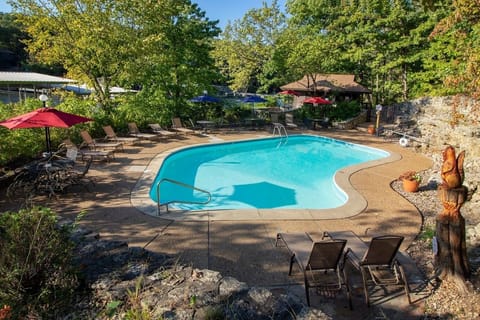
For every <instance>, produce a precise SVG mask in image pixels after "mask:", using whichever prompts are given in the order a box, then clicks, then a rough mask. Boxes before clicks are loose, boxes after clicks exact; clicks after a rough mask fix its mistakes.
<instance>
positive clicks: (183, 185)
mask: <svg viewBox="0 0 480 320" xmlns="http://www.w3.org/2000/svg"><path fill="white" fill-rule="evenodd" d="M162 182H170V183H173V184H176V185H179V186H181V187H185V188H188V189H191V190H196V191H200V192H203V193H205V194H207V195H208V199H207V201H184V200H171V201H168V202H165V203H160V185H161V184H162ZM155 187H156V189H157V215H158V216H159V215H160V207H161V206H165V207H166V208H167V212H168V205H169V204H171V203H189V204H207V203H209V202H210V201H211V200H212V194H211V193H210V192H208V191H207V190H203V189H200V188H197V187H194V186H192V185H190V184H186V183H183V182H181V181H177V180H173V179H169V178H163V179H162V180H160V181H159V182H157V184H156V186H155Z"/></svg>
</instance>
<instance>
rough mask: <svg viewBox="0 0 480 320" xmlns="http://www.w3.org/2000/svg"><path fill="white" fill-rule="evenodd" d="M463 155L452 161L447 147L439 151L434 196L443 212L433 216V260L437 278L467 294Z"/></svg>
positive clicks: (467, 270) (467, 265)
mask: <svg viewBox="0 0 480 320" xmlns="http://www.w3.org/2000/svg"><path fill="white" fill-rule="evenodd" d="M464 158H465V151H462V152H460V153H459V155H458V157H455V149H454V148H453V147H452V146H448V147H446V148H445V150H444V151H443V165H442V171H441V176H442V184H441V185H440V186H439V187H438V196H439V198H440V201H441V202H442V206H443V211H442V212H440V213H439V214H438V216H437V228H436V234H437V242H438V253H437V256H436V268H437V270H436V271H437V276H438V277H439V278H440V279H446V278H448V277H450V278H452V279H453V280H454V281H455V282H456V283H457V285H458V286H459V287H461V288H462V289H465V290H467V287H466V286H465V280H467V279H468V278H469V277H470V268H469V264H468V258H467V250H466V240H465V219H464V218H463V217H462V214H461V213H460V208H461V206H462V205H463V203H464V202H465V201H466V198H467V191H468V190H467V187H465V186H463V180H464V178H465V175H464V171H463V161H464Z"/></svg>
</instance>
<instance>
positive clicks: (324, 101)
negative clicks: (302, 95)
mask: <svg viewBox="0 0 480 320" xmlns="http://www.w3.org/2000/svg"><path fill="white" fill-rule="evenodd" d="M303 102H304V103H313V104H332V102H331V101H328V100H327V99H324V98H322V97H311V98H307V99H305V100H303Z"/></svg>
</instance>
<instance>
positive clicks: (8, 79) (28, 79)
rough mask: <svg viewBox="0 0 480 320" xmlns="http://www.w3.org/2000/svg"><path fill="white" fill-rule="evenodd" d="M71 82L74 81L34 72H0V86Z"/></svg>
mask: <svg viewBox="0 0 480 320" xmlns="http://www.w3.org/2000/svg"><path fill="white" fill-rule="evenodd" d="M72 82H76V81H75V80H71V79H67V78H62V77H56V76H50V75H47V74H41V73H36V72H5V71H0V84H60V83H72Z"/></svg>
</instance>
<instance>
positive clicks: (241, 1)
mask: <svg viewBox="0 0 480 320" xmlns="http://www.w3.org/2000/svg"><path fill="white" fill-rule="evenodd" d="M263 1H265V2H266V3H267V4H268V5H270V4H271V3H272V0H192V2H195V3H197V4H198V5H199V7H200V9H202V10H203V11H205V12H206V16H207V17H208V18H209V19H210V20H220V21H219V24H218V26H219V27H220V28H221V29H223V28H224V27H225V26H226V25H227V23H228V21H229V20H230V21H231V22H233V21H234V20H238V19H241V18H242V17H243V16H244V15H245V13H247V11H248V10H250V9H258V8H261V7H262V2H263ZM286 1H287V0H279V1H278V5H279V6H280V9H281V10H284V9H285V8H284V7H285V2H286ZM10 11H11V7H10V6H9V5H8V4H7V1H6V0H0V12H10Z"/></svg>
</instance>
